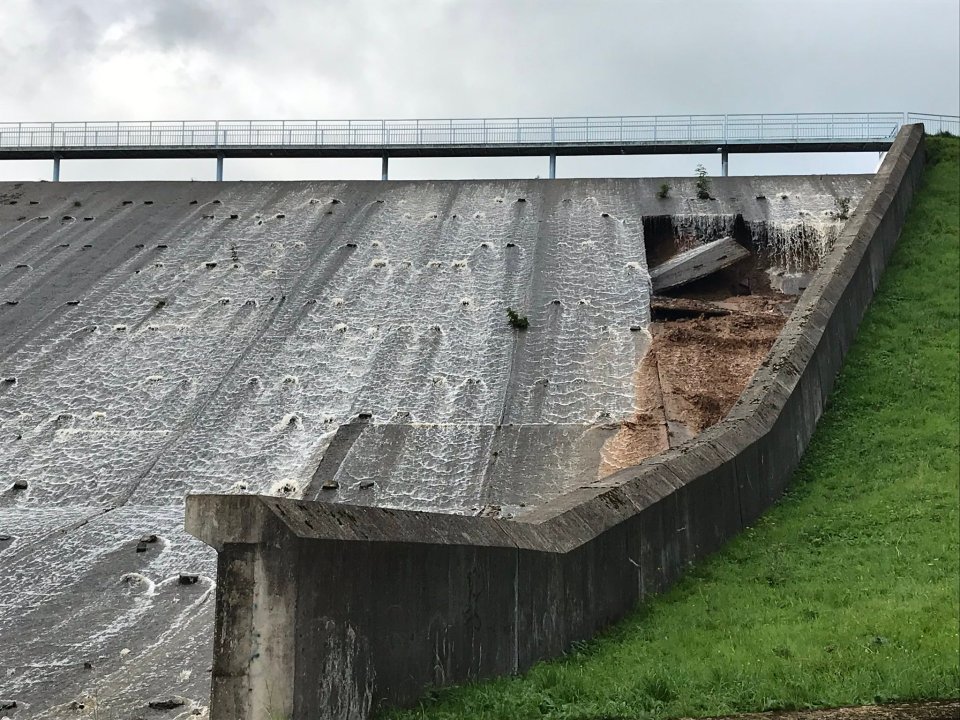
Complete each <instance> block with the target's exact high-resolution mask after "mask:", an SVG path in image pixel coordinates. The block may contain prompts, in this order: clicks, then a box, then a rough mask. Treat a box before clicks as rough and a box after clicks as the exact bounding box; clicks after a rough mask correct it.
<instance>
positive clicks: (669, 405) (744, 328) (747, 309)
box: [599, 293, 789, 478]
mask: <svg viewBox="0 0 960 720" xmlns="http://www.w3.org/2000/svg"><path fill="white" fill-rule="evenodd" d="M701 304H704V305H705V303H701ZM712 306H713V310H715V311H721V310H727V311H730V312H729V313H728V314H720V313H719V312H714V313H713V314H710V315H706V314H705V315H702V316H699V317H693V318H677V319H671V320H665V321H661V322H654V323H652V324H651V326H650V330H651V335H652V343H651V346H650V349H649V350H648V351H647V353H646V355H645V356H644V358H643V360H642V361H641V363H640V366H639V367H638V368H637V373H636V375H635V376H634V385H635V387H636V393H637V408H638V411H637V414H636V416H635V417H633V418H631V419H630V420H625V421H623V422H621V423H620V430H619V432H617V434H616V435H615V436H614V437H613V438H611V439H610V440H609V441H608V442H607V444H606V445H605V446H604V452H603V461H602V463H601V467H600V474H599V476H600V477H601V478H603V477H606V476H607V475H610V474H612V473H614V472H616V471H617V470H621V469H623V468H625V467H630V466H631V465H636V464H637V463H639V462H640V461H641V460H644V459H645V458H648V457H651V456H653V455H656V454H657V453H660V452H662V451H663V450H666V449H667V448H668V447H673V446H676V445H678V444H680V443H682V442H684V441H685V440H687V439H689V438H690V437H693V436H694V435H696V434H698V433H700V432H702V431H703V430H704V429H705V428H708V427H710V426H711V425H713V424H715V423H717V422H719V421H720V420H722V419H723V417H724V416H725V415H726V414H727V413H728V412H729V411H730V409H731V408H732V407H733V404H734V403H735V402H736V400H737V398H738V397H739V396H740V393H742V392H743V390H744V388H746V386H747V383H749V381H750V378H752V377H753V374H754V373H755V372H756V371H757V368H758V367H760V364H761V363H762V362H763V359H764V358H765V357H766V356H767V354H768V353H769V352H770V348H771V346H772V345H773V342H774V340H776V338H777V335H779V334H780V330H781V328H782V327H783V325H784V323H785V322H786V309H787V307H788V306H789V298H787V297H785V296H783V295H779V294H772V293H769V294H764V295H741V296H733V297H726V298H724V299H723V300H719V301H714V302H713V303H712Z"/></svg>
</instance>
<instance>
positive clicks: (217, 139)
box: [213, 120, 220, 147]
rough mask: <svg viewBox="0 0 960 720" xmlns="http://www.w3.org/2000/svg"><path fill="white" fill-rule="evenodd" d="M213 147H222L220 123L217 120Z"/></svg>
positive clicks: (214, 127) (214, 125)
mask: <svg viewBox="0 0 960 720" xmlns="http://www.w3.org/2000/svg"><path fill="white" fill-rule="evenodd" d="M213 146H214V147H220V121H219V120H216V121H214V123H213Z"/></svg>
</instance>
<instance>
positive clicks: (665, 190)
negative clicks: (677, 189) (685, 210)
mask: <svg viewBox="0 0 960 720" xmlns="http://www.w3.org/2000/svg"><path fill="white" fill-rule="evenodd" d="M669 196H670V186H669V185H668V184H667V183H663V184H661V185H660V189H659V190H657V197H658V198H660V199H661V200H666V199H667V198H668V197H669Z"/></svg>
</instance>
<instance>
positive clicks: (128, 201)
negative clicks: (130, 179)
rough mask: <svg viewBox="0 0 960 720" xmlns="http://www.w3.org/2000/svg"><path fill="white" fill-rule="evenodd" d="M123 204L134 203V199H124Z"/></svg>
mask: <svg viewBox="0 0 960 720" xmlns="http://www.w3.org/2000/svg"><path fill="white" fill-rule="evenodd" d="M121 205H133V200H124V201H123V202H122V203H121Z"/></svg>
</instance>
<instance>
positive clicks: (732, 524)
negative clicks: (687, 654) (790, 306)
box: [187, 125, 924, 720]
mask: <svg viewBox="0 0 960 720" xmlns="http://www.w3.org/2000/svg"><path fill="white" fill-rule="evenodd" d="M923 165H924V149H923V128H922V126H919V125H912V126H906V127H905V128H904V129H903V130H902V131H901V133H900V135H899V136H898V137H897V140H896V142H895V143H894V145H893V147H892V148H891V150H890V152H889V153H888V155H887V157H886V159H885V160H884V163H883V165H882V166H881V168H880V170H879V171H878V173H877V175H876V178H875V180H874V182H873V184H872V185H871V187H870V189H869V190H868V192H867V193H866V195H865V196H864V198H863V200H862V201H861V203H860V205H859V207H858V208H857V210H856V212H855V213H854V214H853V215H852V216H851V219H850V221H849V222H848V223H847V225H846V227H845V229H844V232H843V233H842V235H841V237H840V239H839V241H838V242H837V243H836V245H835V247H834V249H833V250H832V252H831V253H830V255H829V256H828V257H827V258H826V260H825V262H824V264H823V267H822V268H821V269H820V271H819V273H818V274H817V276H816V277H815V279H814V280H813V282H811V284H810V286H809V287H808V289H807V290H806V292H805V293H804V295H803V296H802V297H801V299H800V302H799V304H798V305H797V308H796V310H795V311H794V313H793V314H792V316H791V317H790V319H789V321H788V323H787V325H786V327H785V328H784V330H783V332H782V334H781V336H780V338H779V339H778V340H777V342H776V344H775V345H774V347H773V349H772V351H771V354H770V357H769V358H768V360H767V361H766V362H765V363H764V365H763V367H762V368H761V369H760V370H759V371H758V373H757V374H756V376H755V377H754V379H753V381H752V383H751V385H750V386H749V387H748V388H747V390H746V391H745V392H744V394H743V395H742V396H741V398H740V400H739V401H738V403H737V405H736V406H735V407H734V409H733V411H732V412H731V413H730V415H729V416H728V417H727V419H725V420H724V421H723V422H721V423H719V424H718V425H715V426H713V427H711V428H710V429H708V430H707V431H705V432H704V433H702V434H701V435H699V436H698V437H697V438H695V439H694V440H692V441H690V442H689V443H687V444H686V445H684V446H682V447H679V448H677V449H674V450H670V451H668V452H666V453H664V454H662V455H659V456H657V457H656V458H651V459H650V460H648V461H646V462H644V463H643V464H641V465H639V466H637V467H635V468H631V469H628V470H625V471H623V472H620V473H618V474H617V475H614V476H612V477H608V478H606V479H604V480H603V481H602V482H591V483H589V484H585V485H584V486H582V487H581V488H580V489H578V490H576V491H574V492H572V493H569V494H566V495H563V496H561V497H559V498H557V499H556V500H554V501H552V502H549V503H548V504H545V505H542V506H539V507H537V508H535V509H533V510H532V511H531V512H529V513H528V514H526V515H524V516H521V517H518V518H516V519H514V520H498V519H493V518H479V517H463V516H454V515H441V514H433V513H415V512H403V511H393V510H387V509H383V508H374V507H356V506H347V505H333V504H326V503H320V502H303V501H297V500H287V499H282V498H275V497H264V496H240V495H198V496H190V497H188V499H187V528H188V530H189V531H190V532H191V533H193V534H194V535H196V536H197V537H199V538H200V539H202V540H204V541H206V542H208V543H209V544H211V545H213V546H214V547H216V548H217V549H218V551H219V569H218V580H219V582H218V590H217V628H216V637H215V649H214V652H215V663H214V671H213V674H214V678H213V698H212V718H214V720H227V719H229V720H235V719H238V718H241V719H244V720H246V719H253V718H271V717H277V716H282V717H288V716H290V717H293V718H298V719H299V718H303V719H306V718H311V719H312V718H336V719H337V720H348V719H349V720H355V719H359V718H366V717H368V716H369V715H370V714H371V712H372V711H373V710H375V709H376V708H377V707H379V706H381V705H382V704H400V705H403V704H407V703H412V702H414V701H415V700H416V698H417V697H419V696H420V695H421V694H422V692H423V690H424V689H425V688H426V687H428V686H432V685H447V684H451V683H461V682H464V681H467V680H471V679H475V678H482V677H489V676H493V675H499V674H506V673H513V672H517V671H522V670H524V669H525V668H527V667H529V666H530V665H531V664H532V663H534V662H535V661H537V660H540V659H542V658H548V657H552V656H556V655H558V654H560V653H561V652H562V651H564V650H565V649H566V648H568V647H569V646H570V644H571V643H572V642H573V641H575V640H580V639H585V638H589V637H591V636H592V635H593V634H594V633H595V632H596V631H597V630H599V629H600V628H602V627H604V626H605V625H607V624H609V623H610V622H612V621H614V620H616V619H618V618H620V617H622V616H623V615H624V614H625V613H626V612H627V611H628V610H629V609H630V608H632V607H633V606H635V605H636V603H637V602H638V601H639V600H641V599H642V598H644V597H645V596H647V595H649V594H651V593H655V592H659V591H661V590H663V589H664V588H666V587H667V586H669V585H670V584H671V583H672V582H674V581H675V580H676V579H677V578H678V577H679V575H680V574H681V573H682V571H683V568H684V567H686V565H687V564H688V563H689V562H691V561H693V560H695V559H697V558H700V557H703V556H704V555H706V554H708V553H710V552H713V551H714V550H716V549H717V548H719V547H720V546H721V545H722V544H723V543H724V542H725V541H726V540H728V539H729V538H731V537H733V536H734V535H736V534H737V533H738V532H740V531H741V530H742V529H743V528H744V527H746V526H747V525H749V524H750V523H752V522H753V521H754V520H756V518H757V517H758V516H759V515H760V514H761V513H762V512H763V511H764V510H765V509H766V508H768V507H769V506H770V505H771V504H772V503H773V502H774V501H775V500H776V499H777V498H778V497H779V496H780V495H781V493H782V492H783V490H784V488H785V486H786V484H787V483H788V481H789V480H790V477H791V474H792V473H793V471H794V469H795V468H796V466H797V463H798V462H799V460H800V457H801V455H802V454H803V451H804V449H805V448H806V446H807V443H808V441H809V440H810V437H811V435H812V433H813V430H814V428H815V426H816V423H817V420H818V419H819V417H820V415H821V413H822V411H823V407H824V403H825V401H826V399H827V396H828V394H829V393H830V391H831V389H832V387H833V383H834V379H835V377H836V375H837V372H838V371H839V369H840V366H841V363H842V360H843V357H844V355H845V354H846V351H847V349H848V348H849V346H850V344H851V343H852V342H853V339H854V337H855V336H856V332H857V327H858V326H859V323H860V319H861V318H862V316H863V313H864V311H865V310H866V308H867V306H868V305H869V303H870V300H871V298H872V296H873V293H874V291H875V289H876V287H877V285H878V283H879V281H880V277H881V275H882V273H883V269H884V267H885V265H886V262H887V258H888V257H889V255H890V252H891V251H892V249H893V246H894V244H895V243H896V240H897V238H898V236H899V234H900V229H901V227H902V225H903V221H904V218H905V216H906V213H907V209H908V207H909V205H910V201H911V199H912V197H913V193H914V190H915V189H916V187H917V185H918V183H919V182H920V178H921V175H922V173H923Z"/></svg>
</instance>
